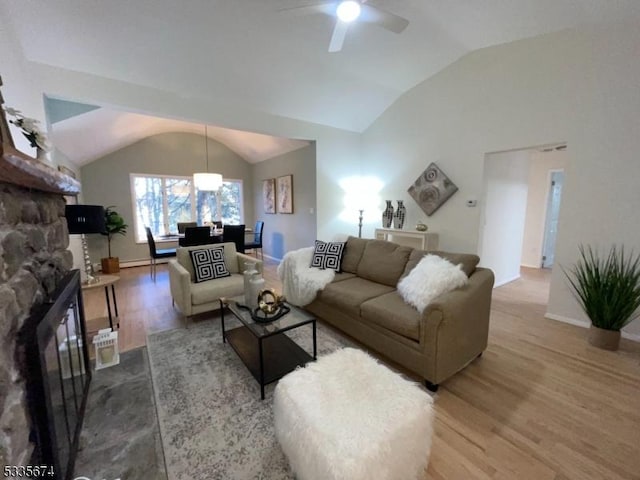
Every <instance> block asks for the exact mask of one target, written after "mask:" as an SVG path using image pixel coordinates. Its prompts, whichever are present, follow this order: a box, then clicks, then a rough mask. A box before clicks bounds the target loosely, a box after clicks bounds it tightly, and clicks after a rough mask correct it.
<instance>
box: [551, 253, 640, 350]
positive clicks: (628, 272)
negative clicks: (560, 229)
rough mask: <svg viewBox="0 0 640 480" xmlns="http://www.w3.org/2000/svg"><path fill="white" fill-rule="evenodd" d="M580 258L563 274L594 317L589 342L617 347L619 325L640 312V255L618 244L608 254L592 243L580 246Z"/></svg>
mask: <svg viewBox="0 0 640 480" xmlns="http://www.w3.org/2000/svg"><path fill="white" fill-rule="evenodd" d="M579 250H580V258H579V259H578V262H577V263H576V264H575V265H574V266H573V267H572V268H570V269H569V271H568V272H567V271H566V270H564V268H563V271H564V274H565V275H566V276H567V279H568V280H569V284H570V285H571V288H572V290H573V293H574V295H575V297H576V299H577V300H578V302H579V303H580V306H581V307H582V309H583V310H584V312H585V313H586V314H587V316H588V317H589V319H590V320H591V328H590V329H589V343H591V344H592V345H594V346H596V347H599V348H603V349H606V350H617V349H618V345H619V343H620V329H622V328H623V327H624V326H625V325H627V324H629V323H631V322H632V321H633V320H634V319H636V318H637V317H638V316H639V312H638V307H640V255H633V253H632V254H629V255H626V254H625V251H624V247H621V248H619V249H618V248H617V247H616V246H615V245H614V246H613V247H612V248H611V250H610V251H609V254H608V255H607V256H606V258H603V257H601V256H600V255H599V254H598V252H596V251H594V250H593V249H592V248H591V247H587V248H585V247H583V246H582V245H581V246H580V247H579Z"/></svg>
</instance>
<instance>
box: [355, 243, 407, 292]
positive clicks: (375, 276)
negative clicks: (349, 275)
mask: <svg viewBox="0 0 640 480" xmlns="http://www.w3.org/2000/svg"><path fill="white" fill-rule="evenodd" d="M412 250H413V249H412V248H410V247H404V246H401V245H398V244H397V243H391V242H386V241H384V240H368V241H367V245H366V246H365V248H364V252H363V254H362V258H361V259H360V263H359V264H358V270H357V274H358V276H359V277H362V278H365V279H367V280H371V281H373V282H376V283H381V284H383V285H387V286H390V287H395V286H396V284H397V283H398V279H399V278H400V275H402V273H403V272H404V269H405V266H406V265H407V260H409V255H410V254H411V251H412Z"/></svg>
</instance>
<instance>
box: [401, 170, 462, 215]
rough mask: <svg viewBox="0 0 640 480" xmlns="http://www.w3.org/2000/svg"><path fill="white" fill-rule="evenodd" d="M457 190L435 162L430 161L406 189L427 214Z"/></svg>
mask: <svg viewBox="0 0 640 480" xmlns="http://www.w3.org/2000/svg"><path fill="white" fill-rule="evenodd" d="M457 191H458V187H457V186H456V185H455V184H454V183H453V182H452V181H451V180H450V179H449V177H447V176H446V175H445V173H444V172H443V171H442V170H440V168H439V167H438V166H437V165H436V164H435V163H431V164H430V165H429V166H428V167H427V169H426V170H425V171H424V172H422V174H421V175H420V176H419V177H418V178H417V179H416V181H415V182H413V185H411V186H410V187H409V190H408V192H409V195H411V198H413V199H414V200H415V201H416V203H417V204H418V205H419V206H420V208H421V209H422V211H424V213H426V214H427V215H429V216H431V215H433V213H434V212H435V211H436V210H438V208H440V207H441V206H442V204H443V203H444V202H446V201H447V200H449V198H451V195H453V194H454V193H456V192H457Z"/></svg>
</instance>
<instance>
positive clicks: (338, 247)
mask: <svg viewBox="0 0 640 480" xmlns="http://www.w3.org/2000/svg"><path fill="white" fill-rule="evenodd" d="M344 245H345V244H344V242H323V241H322V240H316V246H315V249H314V250H313V256H312V257H311V265H310V266H311V267H312V268H319V269H320V270H325V269H326V270H334V271H336V272H339V271H340V264H341V263H342V252H344Z"/></svg>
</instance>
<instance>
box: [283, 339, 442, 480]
mask: <svg viewBox="0 0 640 480" xmlns="http://www.w3.org/2000/svg"><path fill="white" fill-rule="evenodd" d="M432 405H433V400H432V398H431V397H430V396H429V395H427V393H425V392H424V391H423V390H421V389H420V388H419V387H418V386H417V385H416V384H414V383H411V382H408V381H407V380H405V379H403V378H402V377H401V376H400V375H398V374H397V373H395V372H392V371H391V370H389V369H388V368H387V367H385V366H384V365H381V364H380V363H378V362H377V361H376V360H374V359H373V358H372V357H370V356H369V355H367V354H366V353H364V352H362V351H360V350H356V349H353V348H345V349H342V350H339V351H337V352H334V353H332V354H330V355H327V356H325V357H322V358H320V359H319V360H318V361H317V362H313V363H310V364H308V365H307V366H306V367H305V368H302V369H298V370H295V371H294V372H292V373H290V374H289V375H287V376H286V377H284V378H283V379H281V380H280V382H279V383H278V385H277V386H276V389H275V392H274V397H273V411H274V421H275V430H276V436H277V438H278V441H279V442H280V445H281V446H282V449H283V450H284V453H285V454H286V456H287V458H288V459H289V463H290V465H291V468H292V469H293V471H294V473H295V474H296V477H297V478H298V479H299V480H316V479H317V480H338V479H340V480H360V479H362V480H365V479H366V480H395V479H398V480H412V479H417V478H423V477H424V469H425V468H426V466H427V463H428V462H429V451H430V449H431V430H432V422H433V409H432Z"/></svg>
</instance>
